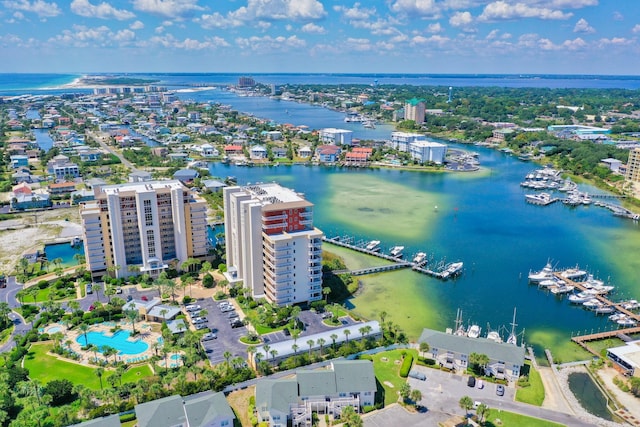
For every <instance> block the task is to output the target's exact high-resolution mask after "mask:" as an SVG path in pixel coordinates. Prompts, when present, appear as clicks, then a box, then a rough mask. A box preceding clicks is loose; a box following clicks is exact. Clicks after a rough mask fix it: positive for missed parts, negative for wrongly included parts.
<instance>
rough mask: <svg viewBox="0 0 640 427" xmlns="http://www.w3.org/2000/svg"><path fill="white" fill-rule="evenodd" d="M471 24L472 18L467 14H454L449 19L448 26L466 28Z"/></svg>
mask: <svg viewBox="0 0 640 427" xmlns="http://www.w3.org/2000/svg"><path fill="white" fill-rule="evenodd" d="M471 23H473V16H471V13H469V12H456V13H454V14H453V15H452V16H451V18H449V24H451V25H452V26H454V27H467V26H469V24H471Z"/></svg>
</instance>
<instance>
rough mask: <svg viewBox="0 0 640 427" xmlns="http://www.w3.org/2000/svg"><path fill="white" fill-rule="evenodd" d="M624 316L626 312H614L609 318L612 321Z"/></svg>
mask: <svg viewBox="0 0 640 427" xmlns="http://www.w3.org/2000/svg"><path fill="white" fill-rule="evenodd" d="M625 317H627V315H626V314H623V313H616V314H612V315H611V316H609V320H611V321H612V322H617V321H618V320H620V319H624V318H625Z"/></svg>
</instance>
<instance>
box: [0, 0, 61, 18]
mask: <svg viewBox="0 0 640 427" xmlns="http://www.w3.org/2000/svg"><path fill="white" fill-rule="evenodd" d="M2 4H3V5H4V7H6V8H7V9H14V10H21V11H23V12H31V13H35V14H36V15H38V17H39V18H52V17H54V16H58V15H60V14H61V13H62V11H61V10H60V8H59V7H58V5H57V4H56V3H47V2H46V1H44V0H35V1H34V2H30V1H29V0H7V1H3V2H2Z"/></svg>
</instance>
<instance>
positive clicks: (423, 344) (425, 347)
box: [419, 341, 431, 357]
mask: <svg viewBox="0 0 640 427" xmlns="http://www.w3.org/2000/svg"><path fill="white" fill-rule="evenodd" d="M419 349H420V353H422V357H424V353H426V352H428V351H429V350H430V349H431V347H429V344H428V343H427V342H424V341H423V342H421V343H420V347H419Z"/></svg>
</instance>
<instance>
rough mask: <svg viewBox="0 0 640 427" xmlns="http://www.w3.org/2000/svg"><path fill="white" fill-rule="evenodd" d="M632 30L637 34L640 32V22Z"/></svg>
mask: <svg viewBox="0 0 640 427" xmlns="http://www.w3.org/2000/svg"><path fill="white" fill-rule="evenodd" d="M631 32H632V33H635V34H637V33H640V24H636V25H634V26H633V28H632V29H631Z"/></svg>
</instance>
